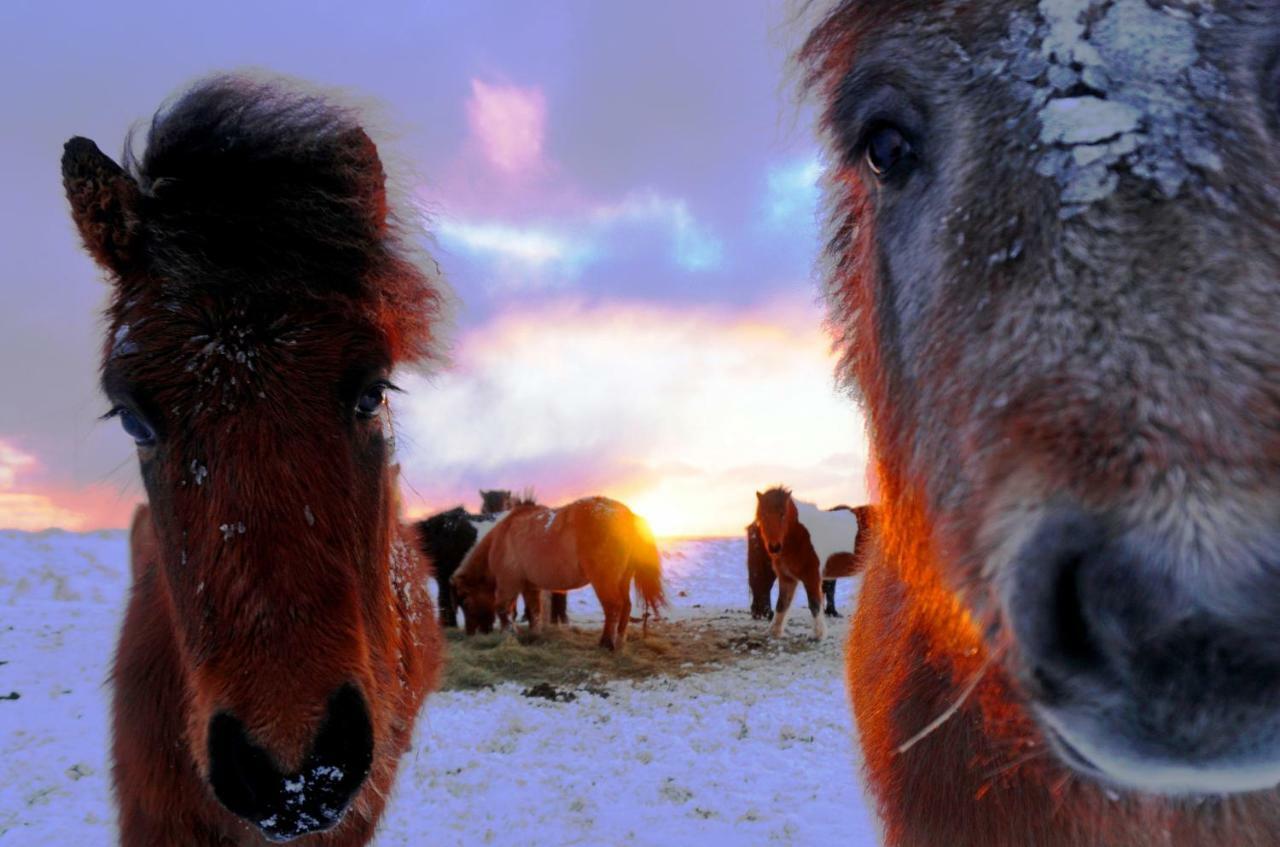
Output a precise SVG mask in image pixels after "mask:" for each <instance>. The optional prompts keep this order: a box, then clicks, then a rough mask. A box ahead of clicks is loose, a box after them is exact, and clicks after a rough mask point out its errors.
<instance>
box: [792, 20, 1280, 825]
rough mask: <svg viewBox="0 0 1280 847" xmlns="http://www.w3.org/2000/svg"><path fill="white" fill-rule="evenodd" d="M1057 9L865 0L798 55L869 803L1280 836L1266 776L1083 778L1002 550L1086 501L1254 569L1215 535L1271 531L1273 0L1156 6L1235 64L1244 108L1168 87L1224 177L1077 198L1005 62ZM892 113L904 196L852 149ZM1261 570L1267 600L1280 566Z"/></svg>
mask: <svg viewBox="0 0 1280 847" xmlns="http://www.w3.org/2000/svg"><path fill="white" fill-rule="evenodd" d="M1039 5H1040V4H1038V3H1037V2H1035V0H1000V2H990V3H986V2H984V3H969V2H959V0H957V1H956V2H951V0H903V2H888V1H887V0H846V2H840V3H838V4H836V8H835V9H834V11H832V12H831V13H830V14H829V15H828V16H827V17H826V18H825V19H824V20H823V21H822V23H821V24H820V25H819V26H818V27H817V28H816V29H815V30H814V32H813V33H812V35H811V36H810V38H809V39H808V42H807V43H806V44H805V46H804V47H803V49H802V51H801V54H800V61H801V62H802V64H803V65H804V67H805V69H806V71H807V73H808V79H807V83H808V85H809V86H810V88H811V90H812V91H813V92H814V93H815V94H816V95H817V97H818V99H819V100H820V104H821V107H822V110H823V112H822V119H821V123H822V132H823V135H824V138H825V141H826V143H827V145H828V149H829V151H830V154H831V159H830V171H829V176H828V192H829V196H830V200H831V203H830V212H831V218H830V240H829V242H828V257H829V262H830V265H829V269H828V278H827V285H828V293H829V297H830V323H831V328H832V331H833V334H834V335H835V338H836V342H837V344H838V346H839V347H840V349H841V352H842V354H843V360H842V364H841V371H842V375H843V376H844V377H845V379H846V380H847V381H848V382H849V384H850V385H852V386H854V387H855V388H856V389H857V392H858V394H859V395H860V397H861V399H862V400H863V402H864V405H865V407H866V411H867V414H868V418H869V427H870V432H871V438H872V443H873V446H874V448H875V454H876V459H875V461H876V464H877V468H876V472H877V475H878V477H879V479H880V481H881V488H882V497H883V512H882V515H883V519H882V521H881V524H880V528H881V532H880V533H879V536H878V539H877V544H876V551H875V553H874V555H873V558H872V559H871V561H870V562H869V563H868V565H867V568H866V577H865V581H864V587H863V589H862V594H861V597H860V599H859V604H858V611H857V615H856V618H855V621H854V625H853V629H852V634H851V638H850V640H849V642H848V646H847V671H848V684H849V689H850V692H851V699H852V704H853V710H854V714H855V716H856V719H857V723H858V730H859V740H860V743H861V745H862V749H863V754H864V758H865V770H866V774H867V776H868V778H869V781H870V788H871V792H872V795H873V797H874V798H875V801H876V805H877V808H878V810H879V812H880V815H881V817H882V819H883V821H884V826H885V839H886V844H887V845H889V847H937V845H948V847H1026V845H1036V847H1209V845H1215V847H1216V845H1232V847H1262V845H1268V844H1276V843H1280V798H1278V796H1277V792H1276V791H1275V790H1262V791H1257V792H1253V793H1247V794H1239V795H1226V796H1218V795H1210V796H1194V797H1186V798H1181V797H1176V796H1163V795H1160V794H1156V793H1145V792H1142V791H1137V790H1120V789H1116V790H1113V789H1110V788H1108V787H1107V786H1105V785H1103V784H1101V783H1100V782H1099V781H1096V780H1094V779H1091V778H1089V777H1086V776H1082V775H1079V774H1078V773H1077V772H1076V771H1074V770H1072V769H1071V768H1069V767H1068V766H1067V765H1066V764H1065V763H1064V761H1063V760H1062V759H1061V758H1060V757H1059V755H1058V754H1057V753H1055V752H1054V751H1053V750H1052V749H1050V746H1049V744H1048V743H1047V741H1046V736H1045V733H1044V731H1043V730H1042V729H1041V727H1040V725H1039V723H1038V722H1037V721H1036V719H1035V718H1034V716H1033V714H1032V713H1031V711H1030V710H1029V709H1028V706H1027V702H1028V696H1029V694H1028V689H1027V688H1026V687H1024V685H1023V684H1021V683H1020V682H1019V675H1020V673H1023V671H1022V668H1021V665H1020V664H1019V661H1020V658H1019V656H1020V653H1019V645H1018V644H1017V643H1016V642H1015V641H1014V640H1013V638H1012V636H1011V635H1010V633H1009V630H1008V629H1006V628H1004V627H1003V626H1002V617H1003V611H1002V609H1001V607H1000V597H998V596H996V595H997V590H996V589H997V584H996V582H997V580H998V579H1000V578H1002V576H1003V575H1002V573H1001V572H1000V571H999V570H998V568H997V567H996V566H994V565H992V564H991V561H992V560H993V558H994V557H995V553H996V551H999V550H1001V549H1002V548H1001V546H1000V545H1001V544H1003V543H1006V541H1007V540H1008V536H1009V534H1011V533H1013V532H1015V531H1017V530H1018V529H1019V527H1020V526H1021V525H1022V524H1023V523H1025V522H1028V521H1031V520H1034V509H1035V508H1038V507H1040V506H1041V505H1042V504H1043V503H1045V502H1048V500H1049V499H1050V498H1051V497H1052V496H1070V497H1072V498H1075V499H1076V500H1078V501H1080V502H1083V503H1085V504H1086V505H1087V506H1088V507H1089V508H1091V509H1094V510H1097V511H1100V512H1103V513H1106V514H1108V515H1112V516H1115V517H1116V518H1117V519H1118V520H1122V521H1125V522H1127V523H1133V524H1138V525H1140V526H1143V527H1152V526H1155V527H1159V531H1160V532H1161V533H1162V534H1163V537H1162V542H1163V543H1166V544H1167V546H1168V547H1172V546H1173V545H1172V544H1171V543H1167V542H1166V541H1165V539H1167V538H1168V536H1170V535H1171V534H1172V532H1171V530H1170V528H1173V530H1174V531H1176V530H1183V531H1184V532H1185V537H1186V538H1188V539H1194V542H1195V543H1196V544H1198V545H1200V549H1201V550H1202V551H1208V554H1209V555H1205V556H1203V559H1202V567H1200V568H1198V569H1191V568H1185V569H1182V570H1180V571H1179V572H1178V573H1177V576H1178V577H1179V578H1180V579H1185V580H1187V581H1188V583H1189V584H1191V585H1196V583H1194V582H1192V580H1194V579H1196V574H1197V573H1200V574H1206V575H1208V574H1212V575H1213V576H1214V577H1215V578H1218V579H1219V580H1220V581H1219V582H1218V583H1216V590H1219V591H1221V590H1223V589H1222V586H1224V585H1232V583H1235V584H1239V583H1240V582H1243V581H1245V580H1247V579H1248V578H1250V577H1251V576H1252V575H1253V574H1252V571H1251V570H1250V569H1249V568H1242V567H1240V566H1239V565H1237V564H1235V562H1234V561H1233V559H1234V558H1235V557H1234V556H1232V555H1230V554H1228V553H1225V552H1224V551H1226V550H1229V549H1230V546H1231V545H1232V544H1233V543H1236V542H1237V541H1238V538H1239V536H1240V535H1243V534H1244V533H1246V532H1255V531H1257V532H1267V531H1269V530H1271V529H1273V528H1274V514H1275V508H1274V506H1275V501H1276V497H1275V486H1274V480H1275V479H1276V478H1278V476H1280V442H1278V440H1277V437H1276V431H1275V429H1274V427H1273V426H1272V423H1271V422H1273V421H1274V420H1275V419H1276V416H1277V412H1278V411H1280V404H1278V401H1277V398H1278V397H1280V391H1278V390H1277V383H1276V375H1277V374H1278V373H1280V360H1278V359H1277V355H1276V347H1275V345H1274V321H1275V318H1276V315H1277V314H1278V313H1280V297H1278V295H1277V292H1278V291H1280V286H1277V280H1278V279H1280V256H1278V255H1277V250H1276V248H1275V244H1276V239H1275V234H1276V229H1277V221H1280V210H1278V209H1277V201H1276V197H1277V195H1278V189H1277V180H1276V174H1277V173H1280V170H1277V167H1278V165H1280V153H1278V152H1277V151H1280V143H1278V139H1277V133H1276V128H1277V127H1278V126H1280V115H1278V114H1277V109H1276V106H1277V101H1276V97H1275V91H1276V88H1275V81H1276V76H1275V73H1274V70H1275V65H1274V62H1273V59H1270V58H1267V57H1273V56H1274V45H1275V44H1276V43H1277V38H1278V37H1280V13H1278V12H1277V7H1276V5H1275V4H1272V3H1247V2H1229V0H1220V2H1215V3H1207V4H1184V3H1174V2H1152V3H1148V4H1143V5H1145V7H1146V8H1148V9H1151V8H1163V7H1170V8H1172V9H1173V10H1174V11H1175V12H1177V13H1178V14H1188V13H1193V14H1201V13H1203V12H1205V11H1206V10H1209V9H1211V10H1212V12H1213V13H1215V17H1214V21H1213V26H1212V27H1211V28H1210V27H1209V26H1207V25H1202V26H1201V28H1200V31H1199V32H1198V33H1197V35H1196V38H1197V51H1198V57H1199V61H1200V64H1199V65H1197V68H1198V69H1200V70H1204V69H1205V68H1206V67H1212V68H1214V69H1221V72H1222V74H1223V75H1224V76H1225V78H1226V79H1227V80H1228V85H1229V86H1230V88H1229V90H1230V96H1229V97H1225V98H1222V99H1218V100H1213V99H1212V96H1213V95H1210V94H1201V93H1197V94H1195V95H1194V96H1195V97H1199V96H1204V97H1205V98H1206V102H1205V103H1195V102H1192V101H1191V98H1190V97H1188V96H1187V95H1186V92H1185V91H1183V90H1178V91H1177V94H1176V96H1177V101H1176V102H1177V104H1178V107H1179V108H1186V109H1191V108H1196V107H1200V106H1203V107H1204V108H1205V109H1207V110H1208V112H1209V113H1210V114H1212V116H1213V118H1212V129H1211V130H1210V131H1211V132H1212V133H1213V136H1214V137H1213V139H1212V142H1213V147H1212V149H1213V150H1214V152H1215V154H1217V155H1219V156H1221V157H1222V164H1221V168H1220V169H1219V170H1213V169H1211V168H1207V169H1200V170H1197V169H1195V168H1191V169H1190V171H1189V172H1190V173H1191V176H1190V177H1189V178H1188V179H1187V181H1185V182H1184V183H1183V184H1182V185H1181V186H1180V188H1179V190H1178V192H1177V193H1176V195H1174V196H1169V197H1166V196H1163V195H1162V194H1161V193H1160V189H1159V188H1157V187H1155V186H1154V185H1153V184H1152V182H1151V181H1150V180H1149V179H1145V178H1139V176H1138V175H1137V174H1135V173H1134V172H1132V171H1126V172H1123V173H1120V174H1119V178H1118V180H1117V183H1116V187H1115V190H1114V193H1113V194H1112V195H1111V196H1109V197H1105V198H1104V199H1102V200H1099V201H1097V202H1094V203H1092V204H1086V207H1085V208H1084V209H1083V210H1074V211H1073V210H1066V209H1064V208H1063V205H1064V203H1065V202H1066V201H1065V200H1064V199H1063V196H1062V191H1063V189H1062V186H1060V185H1056V184H1054V182H1053V180H1052V179H1047V178H1045V177H1043V176H1042V175H1039V174H1037V173H1036V165H1037V162H1038V157H1039V156H1041V155H1042V153H1041V149H1042V147H1043V145H1042V144H1040V138H1039V136H1038V133H1039V131H1040V125H1039V123H1038V121H1037V120H1036V118H1035V116H1034V115H1033V114H1031V113H1030V110H1028V109H1027V107H1026V104H1025V102H1022V101H1021V100H1020V99H1019V98H1021V97H1022V96H1023V95H1021V94H1019V93H1018V89H1017V87H1016V83H1017V82H1018V77H1017V75H1016V74H1015V73H1014V72H1013V69H1012V67H1011V66H1010V64H1009V63H1008V62H1006V64H1005V65H1000V64H999V62H1000V60H1002V59H1005V58H1007V57H1005V56H1003V55H1001V54H1000V52H999V49H998V45H999V43H1000V42H1001V40H1002V39H1005V38H1006V37H1007V36H1008V32H1009V27H1010V20H1011V16H1013V15H1015V14H1020V15H1023V16H1024V17H1027V18H1028V19H1030V20H1032V21H1035V20H1037V18H1036V14H1037V10H1038V7H1039ZM1068 5H1069V4H1059V6H1062V7H1066V6H1068ZM1112 5H1114V4H1106V3H1098V4H1094V6H1095V8H1093V9H1091V10H1090V19H1091V20H1092V21H1095V22H1096V21H1097V20H1099V19H1100V18H1101V17H1102V15H1103V14H1104V12H1105V11H1106V8H1107V7H1108V6H1112ZM1129 8H1131V9H1140V8H1141V7H1140V6H1139V4H1130V6H1129ZM1171 19H1175V20H1176V19H1177V18H1174V17H1173V16H1171ZM1200 20H1201V21H1202V23H1203V18H1201V19H1200ZM992 68H994V69H997V70H988V69H992ZM1000 68H1003V70H998V69H1000ZM1264 68H1269V69H1270V70H1266V71H1263V70H1260V69H1264ZM1041 79H1043V78H1041ZM885 85H892V86H896V88H897V90H898V91H900V92H902V93H901V96H899V97H898V98H897V99H890V100H888V101H887V102H889V103H890V107H885V105H884V104H883V103H882V104H881V108H880V110H879V111H878V112H876V113H874V114H870V115H867V116H866V121H865V122H861V121H862V115H861V113H860V112H859V109H861V108H862V107H863V106H864V105H865V104H866V103H869V102H870V100H868V99H863V98H860V97H858V96H856V94H857V93H858V92H864V91H867V90H871V91H872V92H873V94H874V92H877V91H881V88H880V87H883V86H885ZM1205 90H1207V89H1200V90H1199V91H1201V92H1202V91H1205ZM881 93H883V92H882V91H881ZM903 104H906V105H903ZM891 108H892V109H896V110H897V111H896V112H894V111H890V109H891ZM899 113H905V114H906V115H907V118H906V120H905V121H904V125H905V126H906V127H907V129H908V130H912V129H920V130H921V131H920V133H919V134H918V135H916V136H915V137H914V140H915V141H916V143H917V145H918V147H919V149H920V150H921V151H922V154H923V161H924V164H923V165H922V166H921V167H922V170H920V171H919V172H918V173H917V174H916V175H914V176H912V177H911V179H915V180H916V181H915V183H912V184H911V185H912V188H910V189H909V190H908V189H906V188H902V187H900V184H896V183H890V182H886V181H882V180H878V179H877V177H876V176H875V175H874V174H873V173H872V170H871V168H870V167H869V166H868V163H867V161H866V148H865V147H864V146H863V145H864V139H865V135H864V130H866V129H867V128H868V125H874V123H875V121H877V120H884V119H885V116H886V114H887V115H888V116H889V118H891V119H897V117H898V114H899ZM913 119H914V120H916V121H917V122H918V123H920V124H921V126H920V127H917V126H915V125H913V124H912V123H911V121H912V120H913ZM1069 152H1070V151H1068V153H1069ZM912 191H914V192H915V193H914V194H912V193H911V192H912ZM921 198H923V199H921ZM1015 247H1016V249H1014V248H1015ZM1264 326H1268V327H1271V329H1264V328H1263V327H1264ZM1268 339H1270V340H1268ZM1019 509H1022V510H1024V511H1026V512H1030V514H1028V515H1027V517H1025V518H1023V519H1022V520H1021V521H1020V520H1018V515H1019ZM1259 527H1261V528H1262V529H1258V528H1259ZM1233 534H1235V535H1236V537H1232V536H1233ZM1266 537H1270V536H1266ZM1175 549H1177V550H1178V558H1177V559H1176V560H1175V561H1178V562H1179V564H1182V563H1184V562H1194V561H1195V559H1194V558H1193V557H1192V556H1190V555H1189V554H1186V553H1185V550H1184V549H1182V548H1175ZM1215 556H1216V557H1215ZM1250 587H1251V588H1253V591H1254V592H1256V593H1255V594H1253V596H1258V597H1268V596H1274V590H1275V589H1274V585H1273V584H1271V583H1267V584H1266V586H1265V587H1264V586H1262V585H1259V586H1250ZM1232 588H1233V589H1234V585H1232ZM1198 590H1199V591H1200V592H1201V593H1202V595H1204V594H1209V593H1210V592H1211V591H1212V590H1215V588H1214V587H1211V586H1210V585H1209V584H1207V583H1206V584H1201V585H1200V586H1199V587H1198ZM1246 591H1247V589H1246ZM1215 599H1216V598H1215ZM1267 637H1270V636H1267ZM979 674H981V675H982V676H981V678H980V680H979V681H978V684H977V687H976V688H975V689H974V690H973V692H972V694H971V695H970V696H968V697H967V699H965V700H964V702H963V704H962V705H961V706H960V707H959V709H958V710H957V711H956V712H955V713H954V715H953V716H951V717H949V718H948V719H946V720H945V721H944V722H942V723H941V724H940V725H938V726H937V728H936V729H934V730H933V731H932V732H930V733H928V734H927V735H924V736H923V737H922V738H919V739H917V736H918V734H919V733H920V732H921V731H922V730H923V729H925V727H927V726H929V725H930V724H931V723H932V722H933V721H935V719H938V718H940V717H942V716H945V715H947V714H948V713H949V710H950V709H952V708H953V707H954V706H955V705H956V704H957V702H958V701H960V700H961V698H962V695H963V694H964V693H965V692H966V690H967V686H968V684H969V683H970V682H971V681H974V680H975V679H976V678H977V677H978V675H979ZM1224 729H1229V727H1224ZM912 741H915V743H914V745H913V746H907V745H908V744H909V742H912Z"/></svg>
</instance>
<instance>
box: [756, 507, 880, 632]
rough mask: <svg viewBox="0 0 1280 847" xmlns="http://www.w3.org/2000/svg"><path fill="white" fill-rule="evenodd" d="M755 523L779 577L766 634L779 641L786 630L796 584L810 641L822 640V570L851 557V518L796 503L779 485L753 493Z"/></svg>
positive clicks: (852, 538)
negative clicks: (800, 586) (808, 618)
mask: <svg viewBox="0 0 1280 847" xmlns="http://www.w3.org/2000/svg"><path fill="white" fill-rule="evenodd" d="M802 511H803V514H802ZM755 524H756V527H757V528H758V530H759V532H760V541H761V543H762V544H763V545H764V548H765V550H766V551H767V552H768V554H769V557H770V559H771V560H772V562H773V570H774V573H776V574H777V577H778V609H777V612H776V613H775V614H774V617H773V625H772V626H771V627H770V628H769V632H770V634H771V635H773V636H775V637H778V636H781V635H782V633H783V632H784V631H785V627H786V623H787V612H788V611H789V610H790V608H791V599H792V597H793V596H794V595H795V591H796V584H797V583H801V582H802V583H804V591H805V595H806V597H807V599H808V601H809V611H810V612H811V613H812V614H813V637H814V638H816V639H818V640H822V639H823V638H825V637H826V634H827V626H826V623H825V622H823V620H822V618H823V609H822V597H823V585H822V571H823V567H824V566H825V565H826V564H827V563H828V562H830V561H832V560H834V559H835V558H836V557H838V556H840V555H841V554H842V553H843V554H849V553H851V552H852V548H853V542H854V537H855V536H856V535H857V528H856V527H855V526H854V523H853V518H852V516H849V515H848V514H847V513H844V512H842V513H840V514H836V513H833V512H823V511H820V510H819V509H818V507H817V506H814V505H813V504H812V503H797V501H796V500H795V499H794V498H793V497H792V496H791V492H790V491H789V490H788V489H786V488H783V487H781V486H778V487H776V488H770V489H769V490H768V491H766V492H764V493H763V494H762V493H760V492H759V491H757V492H756V520H755ZM832 597H833V599H834V589H833V591H832Z"/></svg>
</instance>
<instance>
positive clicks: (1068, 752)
mask: <svg viewBox="0 0 1280 847" xmlns="http://www.w3.org/2000/svg"><path fill="white" fill-rule="evenodd" d="M1044 732H1045V735H1046V737H1047V738H1048V739H1049V743H1050V744H1051V745H1052V747H1053V750H1054V752H1055V753H1057V754H1058V757H1059V758H1060V759H1062V760H1063V761H1064V762H1065V763H1066V764H1067V765H1068V766H1070V767H1071V768H1072V769H1073V770H1077V771H1080V772H1082V773H1084V774H1087V775H1088V776H1092V777H1102V776H1103V772H1102V770H1101V768H1099V767H1098V766H1097V765H1095V764H1094V763H1093V762H1092V761H1091V760H1090V759H1089V757H1088V756H1086V755H1085V754H1084V753H1081V752H1080V751H1079V750H1078V749H1076V747H1075V745H1073V744H1072V743H1071V742H1070V741H1068V740H1067V739H1066V737H1065V736H1063V734H1062V733H1060V732H1058V730H1056V729H1054V728H1053V727H1052V726H1049V725H1047V724H1046V725H1045V727H1044Z"/></svg>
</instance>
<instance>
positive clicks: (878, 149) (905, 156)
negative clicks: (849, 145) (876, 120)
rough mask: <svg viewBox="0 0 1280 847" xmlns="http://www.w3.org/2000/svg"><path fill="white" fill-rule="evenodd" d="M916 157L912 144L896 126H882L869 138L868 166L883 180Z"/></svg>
mask: <svg viewBox="0 0 1280 847" xmlns="http://www.w3.org/2000/svg"><path fill="white" fill-rule="evenodd" d="M914 155H915V151H914V149H913V148H912V146H911V142H910V141H908V140H907V137H906V136H905V135H903V134H902V131H901V130H899V129H898V128H897V127H895V126H892V125H889V124H881V125H880V126H879V127H877V128H875V129H873V130H872V131H871V133H870V134H869V135H868V136H867V152H866V157H867V165H868V166H869V167H870V168H871V170H872V172H873V173H874V174H875V175H876V176H878V177H880V178H882V179H883V178H886V177H888V176H889V175H890V174H891V173H892V172H893V171H894V170H895V169H898V168H899V167H900V166H901V165H902V164H903V163H904V162H907V161H908V160H909V159H912V158H913V157H914Z"/></svg>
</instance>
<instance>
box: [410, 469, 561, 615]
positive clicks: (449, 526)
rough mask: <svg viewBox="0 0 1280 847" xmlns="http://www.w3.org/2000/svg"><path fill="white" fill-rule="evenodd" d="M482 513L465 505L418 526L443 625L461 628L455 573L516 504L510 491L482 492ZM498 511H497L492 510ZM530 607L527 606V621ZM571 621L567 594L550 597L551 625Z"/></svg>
mask: <svg viewBox="0 0 1280 847" xmlns="http://www.w3.org/2000/svg"><path fill="white" fill-rule="evenodd" d="M480 495H481V500H482V505H481V514H479V515H473V514H471V513H469V512H468V511H467V510H466V509H465V508H463V507H462V506H455V507H454V508H452V509H449V510H448V511H445V512H440V513H438V514H435V515H432V516H430V517H428V518H426V519H424V520H421V521H418V523H417V524H416V527H417V531H418V543H419V545H420V546H421V549H422V552H423V553H424V554H426V556H427V558H428V559H430V561H431V563H432V564H433V565H434V570H435V579H436V604H437V605H438V606H439V607H440V623H441V625H442V626H446V627H451V628H456V627H457V626H458V601H457V598H456V597H454V593H453V583H452V582H451V580H452V578H453V574H454V572H455V571H457V569H458V566H459V565H461V564H462V560H463V559H464V558H465V557H466V555H467V553H468V552H470V550H471V549H472V548H473V547H475V546H476V544H477V543H478V542H479V541H480V539H482V538H483V537H484V535H485V533H487V532H488V531H489V530H490V529H492V528H493V525H494V524H495V523H496V522H497V521H498V520H499V519H500V518H501V517H502V516H503V515H504V514H505V513H506V512H507V511H510V510H511V509H512V508H513V507H514V506H515V505H516V504H517V503H521V502H531V498H530V500H529V501H526V500H517V499H516V498H514V497H512V495H511V492H510V491H481V492H480ZM495 508H497V509H498V511H496V512H495V511H491V510H492V509H495ZM528 615H529V608H528V606H527V605H526V607H525V616H526V619H527V618H528ZM568 622H569V610H568V600H567V597H566V595H565V593H564V592H554V593H552V595H551V623H553V624H567V623H568Z"/></svg>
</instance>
